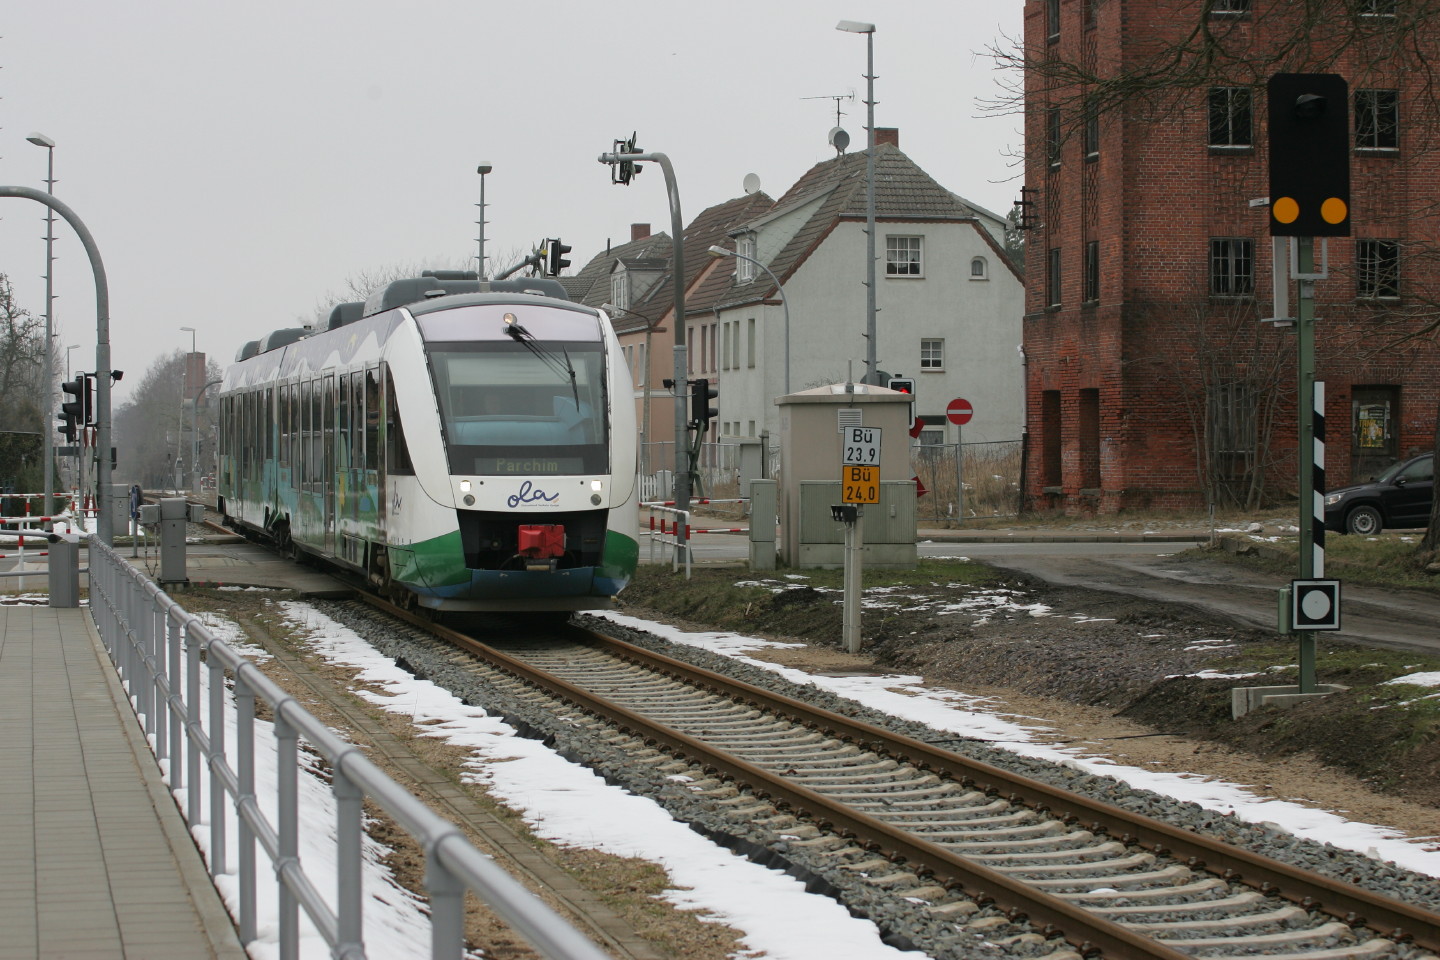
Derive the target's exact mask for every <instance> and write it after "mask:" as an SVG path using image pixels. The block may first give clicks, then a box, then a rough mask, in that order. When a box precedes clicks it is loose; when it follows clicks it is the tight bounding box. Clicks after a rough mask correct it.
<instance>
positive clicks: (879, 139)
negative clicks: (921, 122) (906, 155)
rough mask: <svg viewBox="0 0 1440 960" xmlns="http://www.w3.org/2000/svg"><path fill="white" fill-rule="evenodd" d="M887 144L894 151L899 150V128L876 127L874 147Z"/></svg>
mask: <svg viewBox="0 0 1440 960" xmlns="http://www.w3.org/2000/svg"><path fill="white" fill-rule="evenodd" d="M882 143H888V144H890V146H892V147H894V148H895V149H896V150H899V149H900V128H899V127H876V128H875V146H877V147H878V146H880V144H882Z"/></svg>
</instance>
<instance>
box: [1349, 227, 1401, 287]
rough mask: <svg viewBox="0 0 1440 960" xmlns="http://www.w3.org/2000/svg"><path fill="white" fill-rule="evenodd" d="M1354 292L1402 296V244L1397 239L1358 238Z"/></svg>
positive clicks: (1356, 243) (1356, 242)
mask: <svg viewBox="0 0 1440 960" xmlns="http://www.w3.org/2000/svg"><path fill="white" fill-rule="evenodd" d="M1355 296H1357V297H1362V298H1365V299H1387V298H1389V299H1393V298H1396V297H1399V296H1400V244H1399V242H1397V241H1395V240H1357V241H1355Z"/></svg>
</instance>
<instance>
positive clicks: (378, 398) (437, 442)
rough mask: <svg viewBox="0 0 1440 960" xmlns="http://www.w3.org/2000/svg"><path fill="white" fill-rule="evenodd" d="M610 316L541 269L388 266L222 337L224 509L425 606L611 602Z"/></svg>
mask: <svg viewBox="0 0 1440 960" xmlns="http://www.w3.org/2000/svg"><path fill="white" fill-rule="evenodd" d="M632 398H633V392H632V386H631V381H630V374H629V370H628V368H627V366H626V364H625V360H624V356H623V354H622V353H621V350H620V347H619V344H618V343H617V341H616V339H615V333H614V330H613V328H612V327H611V325H610V321H609V318H608V317H606V316H605V314H604V313H602V312H600V311H597V310H594V309H591V308H589V307H585V306H581V305H579V304H575V303H571V302H569V301H568V300H567V299H565V295H564V291H563V289H562V288H561V287H560V285H559V284H558V283H557V282H555V281H553V280H517V281H496V282H492V283H481V282H477V281H474V280H466V279H455V278H453V277H447V276H445V275H443V274H442V275H440V276H439V277H434V276H426V277H421V278H416V279H411V280H402V281H397V282H395V283H392V284H390V285H389V286H387V287H384V288H382V289H380V290H377V291H376V292H375V293H374V294H372V295H371V297H370V299H369V300H367V301H366V302H365V303H363V304H359V303H351V304H340V305H339V306H337V307H336V308H335V309H334V311H333V312H332V313H331V316H330V322H329V324H328V329H326V330H324V331H323V332H321V331H317V332H312V331H309V330H303V329H297V330H281V331H276V332H275V333H273V334H271V335H270V336H269V337H267V338H266V339H265V340H263V341H253V342H251V343H249V344H246V346H245V347H244V348H243V349H242V350H241V351H240V355H239V356H238V357H237V358H236V362H235V364H234V365H233V366H232V367H230V369H229V371H228V372H227V373H226V375H225V381H224V388H223V391H222V392H221V395H220V405H221V407H220V447H219V451H220V475H219V478H218V485H219V491H218V492H219V496H220V500H219V506H220V510H221V512H222V513H223V514H224V515H225V519H226V523H227V524H229V525H230V526H233V527H235V528H237V529H239V530H242V531H243V532H245V533H247V534H249V535H251V536H253V537H257V538H260V539H264V540H268V541H269V542H272V543H274V544H275V545H276V546H277V547H278V548H279V549H280V550H281V551H282V552H284V553H286V554H288V555H294V554H306V555H310V556H312V557H318V558H321V559H324V560H326V561H328V562H331V563H334V564H336V565H339V566H341V567H345V568H348V569H350V570H353V571H355V572H357V573H360V574H363V575H364V576H365V577H366V578H367V579H368V580H369V582H370V583H372V584H373V585H374V586H375V587H377V588H379V589H380V590H381V591H382V592H384V593H385V594H386V595H388V596H390V597H391V598H393V599H395V600H397V601H399V602H401V603H404V604H407V605H410V604H418V605H419V606H422V607H426V608H430V609H434V610H440V611H477V610H493V611H520V612H529V611H534V612H549V611H568V610H591V609H600V608H605V607H608V606H610V605H611V604H612V603H613V601H614V597H615V595H616V594H618V593H619V592H620V591H621V590H622V589H623V588H624V587H625V585H626V584H627V583H628V582H629V580H630V578H631V577H632V576H633V575H634V572H635V564H636V562H637V559H638V556H639V544H638V540H637V536H638V518H637V513H636V511H637V506H638V504H637V500H638V493H637V490H636V470H635V467H636V433H635V409H634V402H633V399H632Z"/></svg>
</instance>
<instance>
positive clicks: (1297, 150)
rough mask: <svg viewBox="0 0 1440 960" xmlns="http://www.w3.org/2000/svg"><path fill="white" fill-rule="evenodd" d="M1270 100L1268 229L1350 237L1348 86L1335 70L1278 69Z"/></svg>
mask: <svg viewBox="0 0 1440 960" xmlns="http://www.w3.org/2000/svg"><path fill="white" fill-rule="evenodd" d="M1267 90H1268V92H1269V105H1270V136H1269V145H1270V234H1271V235H1272V236H1276V237H1348V236H1350V119H1349V109H1348V102H1347V101H1348V100H1349V87H1348V85H1347V84H1346V82H1345V78H1344V77H1342V76H1340V75H1338V74H1334V73H1277V74H1275V75H1274V76H1272V77H1271V78H1270V82H1269V84H1268V85H1267Z"/></svg>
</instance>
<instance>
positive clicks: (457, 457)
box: [429, 337, 609, 476]
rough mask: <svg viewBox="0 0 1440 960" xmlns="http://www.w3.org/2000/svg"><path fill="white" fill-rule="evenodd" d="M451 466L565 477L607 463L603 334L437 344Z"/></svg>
mask: <svg viewBox="0 0 1440 960" xmlns="http://www.w3.org/2000/svg"><path fill="white" fill-rule="evenodd" d="M429 347H430V368H431V371H432V374H433V376H434V378H435V392H436V396H437V397H438V398H439V400H440V412H441V416H442V427H443V431H444V435H445V443H446V451H447V454H448V456H449V459H450V470H451V472H452V473H454V474H462V475H472V476H474V475H479V476H507V475H527V476H537V475H538V476H563V475H573V474H587V473H605V472H607V471H608V469H609V455H608V453H607V449H606V444H607V442H608V439H609V437H608V430H607V426H606V421H605V411H606V409H607V406H606V397H605V352H604V346H603V344H602V343H601V342H600V341H599V340H598V339H597V340H594V341H583V340H563V341H562V340H544V339H537V340H535V341H534V342H533V343H530V342H526V343H522V342H517V341H515V340H512V339H510V338H508V337H507V338H504V339H496V340H473V341H468V342H459V343H431V344H430V345H429Z"/></svg>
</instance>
